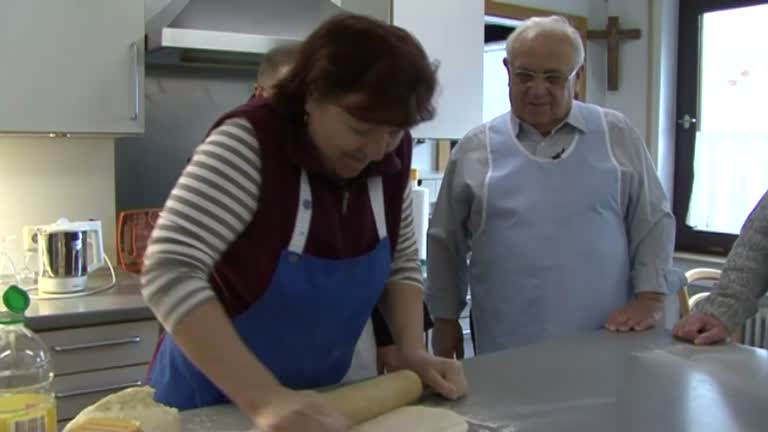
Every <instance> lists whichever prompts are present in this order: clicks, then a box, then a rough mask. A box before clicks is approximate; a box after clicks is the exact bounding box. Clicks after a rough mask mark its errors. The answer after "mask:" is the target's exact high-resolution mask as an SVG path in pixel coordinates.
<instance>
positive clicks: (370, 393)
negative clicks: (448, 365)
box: [320, 370, 424, 426]
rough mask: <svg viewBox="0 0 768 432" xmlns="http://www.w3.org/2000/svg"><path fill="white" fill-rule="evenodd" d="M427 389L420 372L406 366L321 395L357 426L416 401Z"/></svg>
mask: <svg viewBox="0 0 768 432" xmlns="http://www.w3.org/2000/svg"><path fill="white" fill-rule="evenodd" d="M423 391H424V387H423V385H422V383H421V379H420V378H419V376H418V375H416V374H415V373H414V372H411V371H409V370H402V371H397V372H394V373H390V374H387V375H382V376H379V377H376V378H373V379H370V380H367V381H362V382H359V383H355V384H350V385H348V386H344V387H340V388H337V389H335V390H331V391H329V392H327V393H322V394H321V395H320V396H321V397H322V398H323V399H324V400H325V401H326V402H328V403H329V404H330V405H331V406H332V407H333V408H334V409H336V410H337V411H338V412H339V413H340V414H341V415H343V416H344V417H345V418H346V419H347V420H349V422H350V423H351V424H352V425H353V426H354V425H358V424H360V423H363V422H365V421H367V420H370V419H372V418H375V417H378V416H380V415H383V414H386V413H388V412H390V411H392V410H394V409H397V408H400V407H402V406H405V405H408V404H411V403H413V402H416V401H417V400H418V399H419V398H420V397H421V395H422V392H423Z"/></svg>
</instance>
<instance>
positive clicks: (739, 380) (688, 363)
mask: <svg viewBox="0 0 768 432" xmlns="http://www.w3.org/2000/svg"><path fill="white" fill-rule="evenodd" d="M465 365H466V373H467V378H468V380H469V384H470V387H471V388H470V393H469V395H468V396H467V397H466V398H465V399H463V400H462V401H459V402H447V401H442V400H438V399H436V398H430V397H427V398H425V400H424V403H425V404H426V405H431V406H441V407H445V408H449V409H452V410H454V411H456V412H458V413H459V414H462V415H464V416H466V417H467V418H468V420H469V421H470V431H489V432H490V431H499V432H501V431H503V432H513V431H514V432H538V431H547V432H552V431H576V432H581V431H584V432H587V431H588V432H603V431H605V432H608V431H611V432H614V431H621V432H624V431H627V432H631V431H638V432H640V431H642V432H647V431H674V432H686V431H713V432H714V431H717V432H726V431H728V432H731V431H765V430H768V351H765V350H760V349H754V348H749V347H743V346H735V345H722V346H716V347H695V346H691V345H688V344H684V343H680V342H678V341H676V340H674V339H673V338H672V337H671V336H670V335H669V333H668V332H666V331H664V330H663V329H659V330H655V331H652V332H644V333H633V334H622V335H618V334H610V333H607V332H598V333H593V334H588V335H584V336H580V337H574V338H568V339H563V340H559V341H554V342H550V343H546V344H542V345H534V346H529V347H524V348H521V349H516V350H510V351H505V352H501V353H496V354H492V355H487V356H480V357H475V358H472V359H469V360H467V361H466V362H465ZM182 419H183V424H184V429H183V430H184V431H186V432H197V431H200V432H203V431H206V432H208V431H248V430H250V429H249V424H248V421H247V419H245V418H244V417H243V416H242V415H240V414H239V413H238V412H237V410H236V409H235V408H233V407H231V406H218V407H211V408H205V409H201V410H195V411H188V412H185V413H183V414H182ZM403 432H405V431H403Z"/></svg>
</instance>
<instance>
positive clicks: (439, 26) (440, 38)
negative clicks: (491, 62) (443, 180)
mask: <svg viewBox="0 0 768 432" xmlns="http://www.w3.org/2000/svg"><path fill="white" fill-rule="evenodd" d="M484 15H485V3H484V2H483V1H482V0H419V1H413V0H392V18H393V19H392V22H393V24H395V25H397V26H400V27H403V28H405V29H406V30H408V31H410V32H411V33H412V34H413V35H414V36H416V38H418V39H419V41H420V42H421V43H422V45H423V46H424V49H425V50H426V51H427V54H428V55H429V56H430V58H432V59H434V60H437V61H438V62H439V69H438V78H439V88H438V91H437V95H436V97H435V107H436V108H437V113H436V116H435V118H434V120H432V121H430V122H427V123H424V124H422V125H419V126H417V127H416V128H415V129H414V130H413V136H414V137H417V138H445V139H459V138H461V137H463V136H464V134H466V133H467V132H469V130H470V129H472V128H473V127H475V126H477V125H479V124H480V123H482V121H483V44H484V36H483V35H484V33H483V31H484V30H483V25H484V24H483V20H484Z"/></svg>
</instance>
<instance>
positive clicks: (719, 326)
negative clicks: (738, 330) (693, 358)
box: [672, 312, 728, 345]
mask: <svg viewBox="0 0 768 432" xmlns="http://www.w3.org/2000/svg"><path fill="white" fill-rule="evenodd" d="M672 333H673V334H674V335H675V336H677V337H679V338H681V339H685V340H688V341H691V342H693V343H694V344H696V345H711V344H716V343H720V342H723V341H725V340H726V339H728V329H727V328H726V327H725V324H723V322H722V321H720V320H719V319H717V318H713V317H711V316H709V315H705V314H703V313H700V312H694V313H692V314H690V315H688V316H687V317H685V318H683V319H681V320H680V321H678V323H677V324H676V325H675V328H674V329H673V330H672Z"/></svg>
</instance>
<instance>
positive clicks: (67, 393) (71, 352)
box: [39, 320, 160, 426]
mask: <svg viewBox="0 0 768 432" xmlns="http://www.w3.org/2000/svg"><path fill="white" fill-rule="evenodd" d="M159 328H160V327H159V324H158V323H157V321H154V320H144V321H135V322H128V323H120V324H109V325H97V326H92V327H83V328H72V329H63V330H54V331H47V332H40V333H39V336H40V338H41V339H42V340H43V342H44V343H45V345H46V346H47V347H48V350H49V351H50V353H51V357H52V360H53V367H54V375H55V378H54V380H53V390H54V393H55V394H56V405H57V415H58V419H57V420H58V422H59V425H60V426H63V425H65V424H66V422H67V421H69V420H71V419H72V418H74V417H75V416H76V415H77V414H78V413H79V412H80V411H82V410H83V409H84V408H86V407H88V406H89V405H91V404H93V403H95V402H96V401H98V400H100V399H101V398H103V397H105V396H107V395H109V394H111V393H114V392H117V391H120V390H123V389H125V388H128V387H134V386H139V385H143V384H144V381H145V378H146V375H147V368H148V366H149V362H150V361H151V359H152V355H153V353H154V350H155V347H156V345H157V340H158V335H159Z"/></svg>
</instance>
